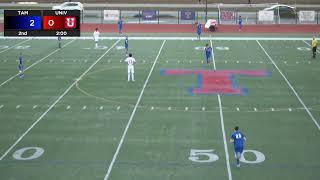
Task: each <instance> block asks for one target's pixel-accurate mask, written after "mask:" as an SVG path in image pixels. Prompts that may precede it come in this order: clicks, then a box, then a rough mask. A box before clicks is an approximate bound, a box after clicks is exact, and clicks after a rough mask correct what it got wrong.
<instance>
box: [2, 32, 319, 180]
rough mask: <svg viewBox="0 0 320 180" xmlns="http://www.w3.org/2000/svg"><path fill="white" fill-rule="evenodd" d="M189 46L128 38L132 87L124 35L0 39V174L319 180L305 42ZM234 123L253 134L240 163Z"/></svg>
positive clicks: (315, 107)
mask: <svg viewBox="0 0 320 180" xmlns="http://www.w3.org/2000/svg"><path fill="white" fill-rule="evenodd" d="M182 39H183V38H181V39H179V38H174V37H173V38H168V39H165V38H163V39H161V38H158V39H154V40H147V39H143V38H136V39H131V40H129V51H130V52H132V53H133V56H134V57H135V58H136V60H137V63H136V65H135V79H136V81H135V82H127V65H126V64H125V63H124V62H123V60H124V58H125V54H124V49H123V46H124V39H116V38H115V39H104V40H102V41H100V48H98V49H95V48H93V47H94V43H93V41H92V40H85V39H66V40H63V48H62V49H57V41H56V40H47V39H1V40H0V42H1V45H0V123H1V126H0V179H1V180H44V179H45V180H57V179H58V180H96V179H97V180H103V179H104V180H129V179H130V180H150V179H152V180H195V179H199V180H209V179H210V180H212V179H218V180H232V179H233V180H258V179H259V180H270V179H275V180H305V179H307V180H319V177H320V156H319V151H320V141H319V137H320V126H319V124H320V120H319V119H320V94H319V92H320V84H319V82H320V76H319V74H320V57H319V56H318V57H317V58H316V59H312V57H311V56H312V54H311V50H310V46H309V44H308V43H310V42H309V41H305V40H300V39H296V40H292V39H291V40H288V39H287V40H285V39H281V38H278V39H277V38H274V39H267V38H266V39H260V40H254V38H252V39H246V38H235V39H237V40H232V39H231V38H217V39H214V38H212V40H211V38H206V39H205V40H201V41H196V40H191V39H189V40H188V39H187V40H182ZM206 43H208V44H209V45H210V44H212V45H213V47H214V48H213V49H214V63H213V62H211V63H210V64H207V63H206V62H205V59H204V50H203V47H204V46H205V44H206ZM20 52H22V54H23V57H24V59H25V68H26V71H25V77H24V78H23V79H20V78H19V76H17V72H18V70H17V65H18V62H17V60H18V56H19V53H20ZM235 126H239V127H240V129H241V131H242V132H243V133H244V134H246V136H247V142H246V147H245V152H244V157H243V158H242V159H241V161H242V162H241V168H236V166H235V158H234V152H233V144H231V143H229V139H230V136H231V134H232V132H233V128H234V127H235Z"/></svg>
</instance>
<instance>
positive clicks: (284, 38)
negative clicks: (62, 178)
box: [0, 36, 310, 41]
mask: <svg viewBox="0 0 320 180" xmlns="http://www.w3.org/2000/svg"><path fill="white" fill-rule="evenodd" d="M29 38H31V39H48V40H57V38H56V37H4V36H0V39H29ZM124 38H125V37H120V36H113V37H100V39H102V40H114V39H116V40H117V39H124ZM63 39H79V40H92V36H81V37H63ZM129 39H130V40H189V41H191V40H192V41H196V40H197V38H196V37H190V36H189V37H188V36H185V37H165V36H164V37H151V36H150V37H147V36H146V37H138V36H136V37H134V36H132V37H129ZM201 39H202V40H230V41H243V40H248V41H255V40H265V41H267V40H270V41H298V40H309V39H310V38H301V37H222V36H221V37H201Z"/></svg>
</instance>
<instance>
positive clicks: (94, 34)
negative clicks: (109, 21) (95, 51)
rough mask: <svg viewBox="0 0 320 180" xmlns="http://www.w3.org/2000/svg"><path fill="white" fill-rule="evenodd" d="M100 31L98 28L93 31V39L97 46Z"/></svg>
mask: <svg viewBox="0 0 320 180" xmlns="http://www.w3.org/2000/svg"><path fill="white" fill-rule="evenodd" d="M99 36H100V32H99V31H98V28H96V30H95V31H94V32H93V40H94V42H95V48H98V41H99Z"/></svg>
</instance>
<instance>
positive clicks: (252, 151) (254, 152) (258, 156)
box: [240, 150, 266, 164]
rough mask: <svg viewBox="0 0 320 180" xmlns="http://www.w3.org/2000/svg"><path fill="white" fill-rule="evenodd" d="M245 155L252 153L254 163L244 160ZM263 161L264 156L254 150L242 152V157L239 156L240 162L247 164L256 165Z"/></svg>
mask: <svg viewBox="0 0 320 180" xmlns="http://www.w3.org/2000/svg"><path fill="white" fill-rule="evenodd" d="M246 153H253V154H254V155H255V156H256V160H254V161H249V160H246V159H245V158H244V155H245V154H246ZM265 159H266V157H265V156H264V154H262V152H259V151H255V150H243V155H242V156H241V158H240V161H241V162H244V163H248V164H257V163H262V162H263V161H264V160H265Z"/></svg>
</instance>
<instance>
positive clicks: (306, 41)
mask: <svg viewBox="0 0 320 180" xmlns="http://www.w3.org/2000/svg"><path fill="white" fill-rule="evenodd" d="M302 41H303V42H304V43H306V44H307V45H308V46H310V47H311V44H309V43H308V42H307V41H306V40H302ZM317 52H318V53H320V51H319V49H317Z"/></svg>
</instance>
